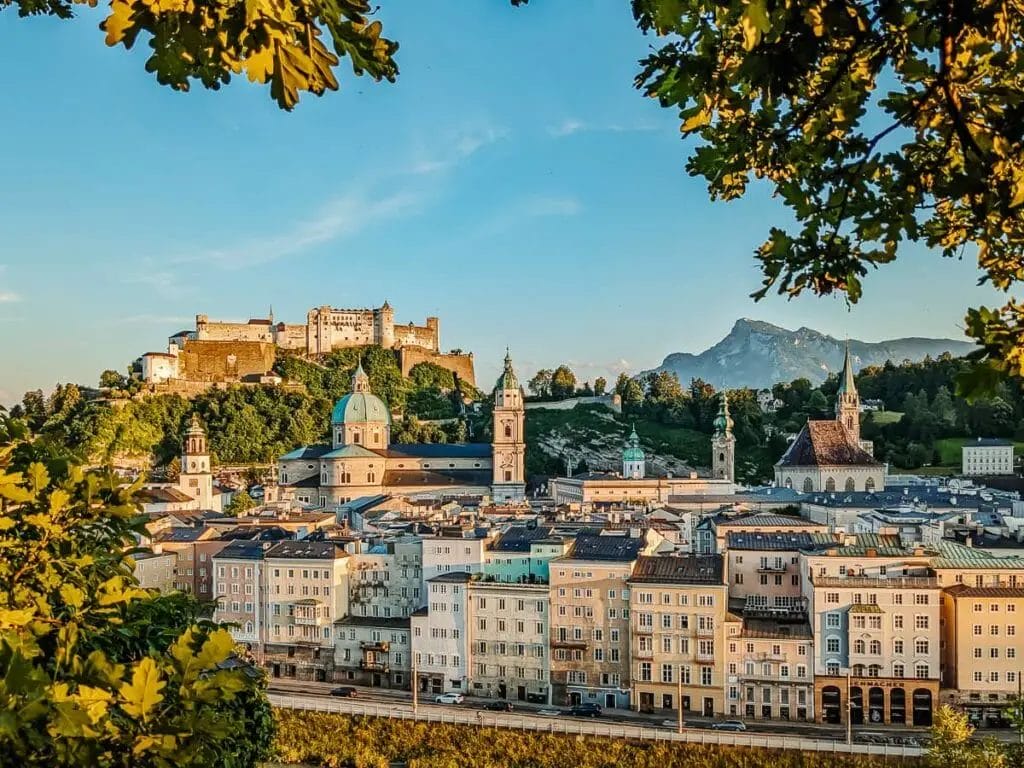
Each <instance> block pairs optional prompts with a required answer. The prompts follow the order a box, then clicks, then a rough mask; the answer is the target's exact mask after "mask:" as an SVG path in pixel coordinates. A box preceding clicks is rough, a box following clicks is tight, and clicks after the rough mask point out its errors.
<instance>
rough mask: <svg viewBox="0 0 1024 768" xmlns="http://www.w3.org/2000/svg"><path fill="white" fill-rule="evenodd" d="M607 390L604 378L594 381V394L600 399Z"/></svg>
mask: <svg viewBox="0 0 1024 768" xmlns="http://www.w3.org/2000/svg"><path fill="white" fill-rule="evenodd" d="M607 389H608V380H607V379H606V378H605V377H604V376H598V377H597V378H596V379H594V394H595V395H596V396H597V397H601V396H602V395H604V393H605V392H606V391H607Z"/></svg>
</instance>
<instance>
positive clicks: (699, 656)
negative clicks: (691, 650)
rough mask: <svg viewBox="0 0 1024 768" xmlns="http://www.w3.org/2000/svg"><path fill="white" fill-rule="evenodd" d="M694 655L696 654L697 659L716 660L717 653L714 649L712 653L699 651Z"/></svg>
mask: <svg viewBox="0 0 1024 768" xmlns="http://www.w3.org/2000/svg"><path fill="white" fill-rule="evenodd" d="M693 656H694V658H695V659H697V661H714V660H715V653H714V651H712V652H711V653H707V652H706V651H697V652H696V653H695V654H693Z"/></svg>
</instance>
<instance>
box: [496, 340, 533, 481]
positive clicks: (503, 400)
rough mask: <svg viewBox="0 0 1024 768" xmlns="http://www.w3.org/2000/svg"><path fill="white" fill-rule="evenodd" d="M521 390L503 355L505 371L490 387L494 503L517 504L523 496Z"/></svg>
mask: <svg viewBox="0 0 1024 768" xmlns="http://www.w3.org/2000/svg"><path fill="white" fill-rule="evenodd" d="M525 413H526V411H525V406H524V404H523V388H522V387H521V386H519V379H517V378H516V374H515V371H513V370H512V358H511V357H510V356H509V354H508V351H507V350H506V352H505V370H504V371H502V374H501V376H499V377H498V383H497V384H496V385H495V387H494V437H493V461H494V468H493V488H492V493H493V496H494V500H495V501H519V500H520V499H523V498H525V496H526V468H525V463H526V462H525V459H526V436H525V434H524V433H523V423H524V416H525Z"/></svg>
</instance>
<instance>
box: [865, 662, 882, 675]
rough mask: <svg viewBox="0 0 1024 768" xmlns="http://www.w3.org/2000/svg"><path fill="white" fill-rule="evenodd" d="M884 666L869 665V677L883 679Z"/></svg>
mask: <svg viewBox="0 0 1024 768" xmlns="http://www.w3.org/2000/svg"><path fill="white" fill-rule="evenodd" d="M881 675H882V665H881V664H868V677H881Z"/></svg>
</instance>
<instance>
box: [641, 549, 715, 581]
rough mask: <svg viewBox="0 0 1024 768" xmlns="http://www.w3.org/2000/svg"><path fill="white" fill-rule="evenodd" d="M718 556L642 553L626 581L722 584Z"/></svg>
mask: <svg viewBox="0 0 1024 768" xmlns="http://www.w3.org/2000/svg"><path fill="white" fill-rule="evenodd" d="M722 573H723V564H722V556H721V555H683V556H668V557H649V556H642V557H640V558H638V559H637V561H636V565H634V566H633V575H632V576H630V578H629V580H630V581H631V582H633V583H635V584H724V583H725V582H724V581H723V579H722Z"/></svg>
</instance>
